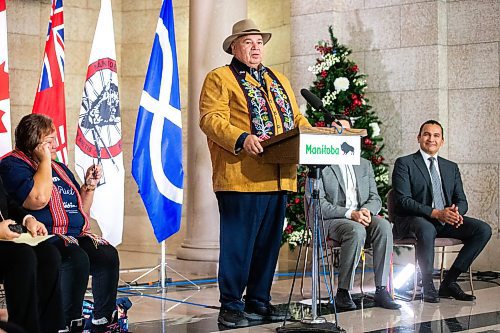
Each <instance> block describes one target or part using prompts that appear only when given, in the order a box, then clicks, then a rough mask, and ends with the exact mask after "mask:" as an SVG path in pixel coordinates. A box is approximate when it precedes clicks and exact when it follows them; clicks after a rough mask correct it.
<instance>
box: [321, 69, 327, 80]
mask: <svg viewBox="0 0 500 333" xmlns="http://www.w3.org/2000/svg"><path fill="white" fill-rule="evenodd" d="M327 75H328V73H327V72H326V71H322V72H321V77H322V78H323V79H324V78H325V77H326V76H327Z"/></svg>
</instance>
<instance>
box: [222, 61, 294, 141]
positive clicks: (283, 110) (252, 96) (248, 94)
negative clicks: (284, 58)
mask: <svg viewBox="0 0 500 333" xmlns="http://www.w3.org/2000/svg"><path fill="white" fill-rule="evenodd" d="M243 67H246V65H244V64H242V63H241V62H239V61H238V60H236V59H233V61H232V62H231V64H230V65H229V68H230V69H231V71H232V73H233V75H234V77H235V78H236V81H237V82H238V84H239V86H240V88H241V90H242V91H243V94H244V95H245V98H246V101H247V105H248V110H249V113H250V126H251V133H252V134H254V135H256V136H257V137H259V139H261V140H266V139H269V138H270V137H272V136H274V135H276V130H275V127H276V125H277V124H275V120H274V118H273V116H272V114H271V108H270V106H269V103H274V104H275V106H276V109H277V110H278V113H279V119H278V121H279V122H280V123H281V125H282V126H283V129H284V132H287V131H289V130H291V129H293V128H294V118H293V110H292V105H291V103H290V98H289V97H288V94H287V93H286V91H285V89H284V88H283V85H282V84H281V82H280V81H279V80H278V78H277V77H276V75H275V74H274V73H273V72H272V71H271V70H270V69H269V68H266V67H263V68H261V69H259V72H260V74H261V76H262V78H264V77H265V76H266V75H268V76H269V77H270V78H271V83H270V84H269V87H268V88H269V89H268V90H266V89H265V87H264V86H262V85H258V86H257V85H255V84H254V83H252V82H250V81H248V80H247V79H246V74H247V73H248V72H247V71H245V70H243V69H242V68H243ZM249 75H250V74H249ZM269 93H270V96H269Z"/></svg>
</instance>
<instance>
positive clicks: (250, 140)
mask: <svg viewBox="0 0 500 333" xmlns="http://www.w3.org/2000/svg"><path fill="white" fill-rule="evenodd" d="M261 141H262V140H260V139H259V138H258V137H257V136H256V135H253V134H250V135H249V136H247V137H246V139H245V141H244V142H243V149H244V150H245V151H246V152H247V154H249V155H251V156H257V155H259V154H260V153H262V152H263V151H264V148H262V145H261V144H260V142H261Z"/></svg>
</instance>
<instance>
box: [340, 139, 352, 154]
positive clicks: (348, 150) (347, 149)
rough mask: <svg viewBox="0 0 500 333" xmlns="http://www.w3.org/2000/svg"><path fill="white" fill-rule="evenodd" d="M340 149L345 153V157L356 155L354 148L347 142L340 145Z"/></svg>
mask: <svg viewBox="0 0 500 333" xmlns="http://www.w3.org/2000/svg"><path fill="white" fill-rule="evenodd" d="M340 149H341V150H342V153H344V155H347V154H349V153H350V154H351V155H354V147H352V146H349V145H348V144H347V142H344V143H342V144H341V145H340Z"/></svg>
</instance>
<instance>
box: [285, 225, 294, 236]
mask: <svg viewBox="0 0 500 333" xmlns="http://www.w3.org/2000/svg"><path fill="white" fill-rule="evenodd" d="M292 232H293V226H292V225H291V224H289V225H287V226H286V228H285V233H287V234H289V235H290V234H291V233H292Z"/></svg>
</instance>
